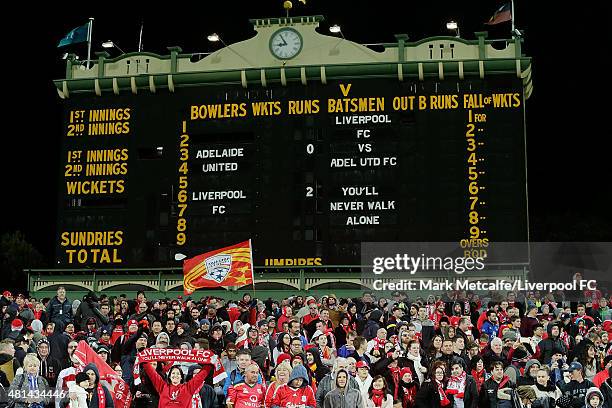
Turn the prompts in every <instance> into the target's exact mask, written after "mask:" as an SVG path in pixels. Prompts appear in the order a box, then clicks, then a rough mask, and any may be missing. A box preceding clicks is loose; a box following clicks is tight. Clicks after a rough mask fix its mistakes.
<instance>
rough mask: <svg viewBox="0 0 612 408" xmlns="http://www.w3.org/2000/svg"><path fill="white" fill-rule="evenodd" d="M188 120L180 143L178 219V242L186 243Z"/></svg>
mask: <svg viewBox="0 0 612 408" xmlns="http://www.w3.org/2000/svg"><path fill="white" fill-rule="evenodd" d="M185 131H186V122H185V121H183V134H182V135H181V137H180V138H181V141H180V143H179V163H180V164H179V168H178V172H179V177H178V187H179V190H178V194H177V200H178V219H177V220H176V244H177V245H185V242H186V241H187V234H186V233H185V232H186V231H187V218H186V217H185V210H187V186H188V185H189V181H188V179H187V174H188V172H189V168H188V165H187V160H189V135H188V134H186V133H185Z"/></svg>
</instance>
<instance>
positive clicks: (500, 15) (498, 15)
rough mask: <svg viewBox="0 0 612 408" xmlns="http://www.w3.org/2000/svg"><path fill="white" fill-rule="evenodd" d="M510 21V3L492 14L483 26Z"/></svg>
mask: <svg viewBox="0 0 612 408" xmlns="http://www.w3.org/2000/svg"><path fill="white" fill-rule="evenodd" d="M510 20H512V5H511V4H510V3H506V4H504V5H503V6H501V7H500V8H498V9H497V10H496V11H495V13H493V15H492V16H491V18H490V19H489V21H487V22H486V23H485V24H487V25H494V24H499V23H503V22H506V21H510Z"/></svg>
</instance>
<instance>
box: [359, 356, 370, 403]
mask: <svg viewBox="0 0 612 408" xmlns="http://www.w3.org/2000/svg"><path fill="white" fill-rule="evenodd" d="M356 367H357V375H356V376H355V380H356V381H357V384H359V391H360V392H361V395H362V396H363V400H364V401H365V400H367V399H368V391H369V389H370V385H372V376H371V375H370V366H368V363H366V362H365V361H363V360H360V361H358V362H357V364H356Z"/></svg>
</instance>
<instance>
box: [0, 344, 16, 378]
mask: <svg viewBox="0 0 612 408" xmlns="http://www.w3.org/2000/svg"><path fill="white" fill-rule="evenodd" d="M19 368H21V364H19V361H17V359H16V358H15V345H14V344H13V342H12V341H10V340H2V341H0V371H2V372H3V373H4V375H5V377H6V381H7V382H6V383H3V385H4V386H5V387H6V388H8V387H9V386H10V385H11V383H12V382H13V379H14V378H15V374H16V373H17V370H18V369H19Z"/></svg>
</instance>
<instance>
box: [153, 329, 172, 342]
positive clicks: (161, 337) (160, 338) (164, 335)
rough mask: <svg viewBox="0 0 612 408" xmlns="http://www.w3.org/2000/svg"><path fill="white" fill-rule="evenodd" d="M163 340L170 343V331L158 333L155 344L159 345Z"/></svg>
mask: <svg viewBox="0 0 612 408" xmlns="http://www.w3.org/2000/svg"><path fill="white" fill-rule="evenodd" d="M162 342H163V343H166V344H170V336H168V333H166V332H161V333H159V334H158V335H157V338H156V339H155V344H157V345H159V344H160V343H162Z"/></svg>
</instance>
